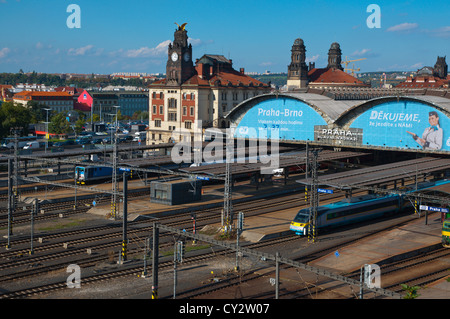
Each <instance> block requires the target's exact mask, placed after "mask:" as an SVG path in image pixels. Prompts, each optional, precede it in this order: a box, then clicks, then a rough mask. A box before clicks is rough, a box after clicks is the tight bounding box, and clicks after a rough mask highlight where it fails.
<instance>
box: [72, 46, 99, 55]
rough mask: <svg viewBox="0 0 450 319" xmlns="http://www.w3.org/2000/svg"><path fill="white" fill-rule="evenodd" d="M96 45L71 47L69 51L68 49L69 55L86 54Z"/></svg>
mask: <svg viewBox="0 0 450 319" xmlns="http://www.w3.org/2000/svg"><path fill="white" fill-rule="evenodd" d="M93 47H94V46H93V45H92V44H89V45H86V46H84V47H81V48H78V49H74V48H70V49H69V51H67V54H68V55H85V54H86V53H87V52H88V51H89V50H91V49H92V48H93Z"/></svg>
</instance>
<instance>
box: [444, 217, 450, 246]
mask: <svg viewBox="0 0 450 319" xmlns="http://www.w3.org/2000/svg"><path fill="white" fill-rule="evenodd" d="M442 246H444V247H445V248H450V219H448V220H444V222H443V223H442Z"/></svg>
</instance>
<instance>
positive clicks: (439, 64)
mask: <svg viewBox="0 0 450 319" xmlns="http://www.w3.org/2000/svg"><path fill="white" fill-rule="evenodd" d="M447 72H448V65H447V62H445V56H444V57H440V56H438V57H437V61H436V64H435V65H434V72H433V73H434V74H433V75H434V76H437V77H438V78H441V79H446V78H447V74H448V73H447Z"/></svg>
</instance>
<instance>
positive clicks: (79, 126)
mask: <svg viewBox="0 0 450 319" xmlns="http://www.w3.org/2000/svg"><path fill="white" fill-rule="evenodd" d="M85 122H86V120H85V119H84V116H83V117H80V118H78V120H77V121H76V122H75V126H74V130H75V133H76V134H77V135H79V134H80V133H81V132H82V131H83V127H84V123H85Z"/></svg>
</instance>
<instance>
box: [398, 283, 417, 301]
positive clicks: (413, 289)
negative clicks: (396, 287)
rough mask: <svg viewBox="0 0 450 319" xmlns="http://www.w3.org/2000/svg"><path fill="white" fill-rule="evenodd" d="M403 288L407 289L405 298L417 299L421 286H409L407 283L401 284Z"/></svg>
mask: <svg viewBox="0 0 450 319" xmlns="http://www.w3.org/2000/svg"><path fill="white" fill-rule="evenodd" d="M401 286H402V289H403V290H405V291H406V295H405V296H404V297H403V299H416V298H417V297H419V296H420V295H419V294H418V293H417V290H419V289H420V287H419V286H408V285H406V284H401Z"/></svg>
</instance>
